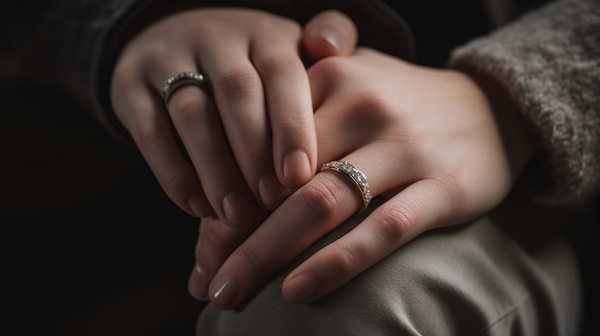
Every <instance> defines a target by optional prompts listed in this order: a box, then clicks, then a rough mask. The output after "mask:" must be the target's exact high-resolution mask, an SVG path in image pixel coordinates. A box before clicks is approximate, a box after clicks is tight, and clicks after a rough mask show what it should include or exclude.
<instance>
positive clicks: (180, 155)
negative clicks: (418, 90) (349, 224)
mask: <svg viewBox="0 0 600 336" xmlns="http://www.w3.org/2000/svg"><path fill="white" fill-rule="evenodd" d="M348 25H349V26H350V29H347V27H348ZM312 26H313V28H315V27H316V28H318V27H329V30H325V33H326V34H329V35H325V37H323V36H324V35H322V34H321V37H320V38H319V37H317V36H314V37H312V41H313V42H314V43H313V45H312V47H310V48H307V54H308V55H309V56H310V57H311V58H317V59H318V58H320V57H324V56H327V55H345V54H349V53H351V52H352V51H353V50H354V46H355V41H356V29H355V28H354V26H353V24H352V22H351V21H350V20H349V19H348V18H346V17H344V16H342V15H341V14H340V13H337V12H328V13H324V14H323V15H320V16H319V17H318V18H315V19H314V20H313V21H312ZM339 27H341V29H340V28H339ZM307 28H308V27H307ZM317 30H318V29H317ZM317 32H318V31H317ZM301 33H302V31H301V27H300V26H299V25H298V24H297V23H296V22H293V21H291V20H289V19H285V18H282V17H278V16H275V15H271V14H268V13H265V12H260V11H256V10H249V9H232V8H228V9H197V10H188V11H185V12H180V13H176V14H172V15H169V16H167V17H165V18H163V19H162V20H160V21H157V22H154V23H153V24H151V25H150V26H148V27H147V28H145V29H144V30H143V31H142V32H141V33H140V34H139V35H137V36H135V37H134V38H133V39H131V40H130V41H129V42H128V43H127V45H126V46H125V47H124V49H123V51H122V53H121V55H120V57H119V59H118V61H117V63H116V66H115V70H114V73H113V77H112V83H111V99H112V104H113V107H114V110H115V113H116V116H117V117H118V119H119V120H120V121H121V122H122V123H123V125H124V126H125V127H126V128H127V129H128V131H129V132H130V134H131V135H132V137H133V139H134V141H135V142H136V144H137V145H138V147H139V148H140V151H141V152H142V154H143V156H144V158H145V159H146V161H147V162H148V164H149V166H150V168H151V169H152V171H153V172H154V174H155V176H156V178H157V179H158V181H159V183H160V184H161V186H162V187H163V189H164V190H165V192H166V193H167V194H168V195H169V197H170V198H171V199H172V200H173V201H174V202H175V203H176V204H177V205H178V206H179V207H181V208H182V209H184V210H185V211H187V212H188V213H189V214H191V215H194V216H198V217H207V216H210V215H211V214H213V213H216V215H217V216H218V217H219V219H220V220H221V222H222V223H224V224H226V225H229V226H233V227H239V226H246V227H245V229H248V228H249V229H253V228H254V226H253V225H251V224H253V223H254V224H257V223H258V222H259V221H260V219H261V218H264V216H265V214H266V211H265V210H264V209H265V208H266V209H274V208H275V207H276V206H277V205H278V204H279V203H280V202H281V201H282V200H283V199H284V198H285V197H287V196H288V195H289V189H288V188H297V187H299V186H301V185H302V184H304V183H306V182H307V181H308V180H309V179H310V178H311V177H312V176H313V175H314V172H315V169H316V161H317V160H316V155H317V153H316V135H315V129H314V121H313V111H312V106H311V99H310V88H309V84H308V78H307V75H306V70H305V69H304V65H303V63H302V60H301V59H300V55H299V51H298V50H299V47H298V46H299V42H300V39H301ZM327 36H333V37H332V38H327ZM336 36H337V37H336ZM326 40H331V41H337V43H338V45H337V48H335V47H333V46H331V45H330V46H329V47H328V46H327V43H323V41H326ZM319 41H321V42H319ZM181 72H200V73H202V74H203V75H206V76H207V77H208V78H209V80H210V81H211V83H212V89H213V90H212V91H213V95H214V101H213V100H212V99H211V97H209V95H208V94H207V92H206V91H204V90H203V89H200V88H198V87H195V86H185V87H183V88H181V89H179V90H177V91H176V92H175V93H174V94H173V96H172V98H171V100H170V102H169V104H168V106H166V107H165V105H164V103H163V101H162V99H161V98H160V95H159V89H160V88H161V87H162V85H163V83H164V81H165V80H166V79H167V78H169V77H171V76H174V75H176V74H178V73H181ZM179 140H181V143H182V144H183V148H182V149H180V147H179V145H178V141H179ZM186 155H187V156H189V160H190V161H191V162H190V161H188V160H187V159H186ZM242 224H244V225H242Z"/></svg>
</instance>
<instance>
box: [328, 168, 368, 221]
mask: <svg viewBox="0 0 600 336" xmlns="http://www.w3.org/2000/svg"><path fill="white" fill-rule="evenodd" d="M324 170H332V171H335V172H338V173H340V174H342V175H344V176H345V177H347V178H348V179H350V181H352V184H354V186H355V187H356V190H358V192H359V193H360V196H361V197H362V206H361V208H360V210H358V212H356V214H357V215H358V214H360V213H362V212H363V211H365V210H366V209H367V207H368V206H369V203H371V189H370V188H369V184H368V183H367V177H366V176H365V174H363V173H362V172H361V171H360V170H358V169H357V168H356V167H354V166H353V165H351V164H349V163H348V161H331V162H328V163H326V164H324V165H323V167H321V170H320V171H324Z"/></svg>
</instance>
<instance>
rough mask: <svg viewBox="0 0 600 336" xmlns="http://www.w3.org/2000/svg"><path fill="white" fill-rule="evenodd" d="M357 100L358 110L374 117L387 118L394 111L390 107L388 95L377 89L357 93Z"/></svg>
mask: <svg viewBox="0 0 600 336" xmlns="http://www.w3.org/2000/svg"><path fill="white" fill-rule="evenodd" d="M355 99H356V103H355V106H356V107H357V108H358V109H360V110H361V111H364V112H367V113H369V114H372V115H379V116H386V115H387V114H391V113H392V111H393V109H391V108H390V106H389V101H390V99H389V97H388V95H387V94H386V93H385V92H383V91H381V90H378V89H375V88H368V89H366V90H364V91H362V92H359V93H357V94H356V96H355Z"/></svg>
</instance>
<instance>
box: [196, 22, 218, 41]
mask: <svg viewBox="0 0 600 336" xmlns="http://www.w3.org/2000/svg"><path fill="white" fill-rule="evenodd" d="M194 29H195V33H194V36H197V34H198V33H201V35H202V38H203V39H205V40H207V41H218V40H219V39H220V38H221V37H222V36H223V33H224V30H225V27H224V26H223V24H222V23H221V22H220V21H218V20H202V21H198V22H196V24H195V26H194Z"/></svg>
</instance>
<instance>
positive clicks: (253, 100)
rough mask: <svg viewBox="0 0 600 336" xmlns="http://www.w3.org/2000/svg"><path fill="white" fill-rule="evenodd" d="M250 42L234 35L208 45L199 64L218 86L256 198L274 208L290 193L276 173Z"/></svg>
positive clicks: (240, 160) (237, 153) (238, 156)
mask: <svg viewBox="0 0 600 336" xmlns="http://www.w3.org/2000/svg"><path fill="white" fill-rule="evenodd" d="M248 48H249V45H248V42H246V41H245V40H244V41H237V40H236V37H232V40H231V41H228V43H222V41H221V40H219V41H214V43H212V42H211V41H210V40H209V41H208V42H204V44H203V45H202V46H201V50H200V52H199V56H198V57H199V59H200V63H201V64H202V66H203V68H204V69H205V70H204V71H205V72H206V74H207V75H208V77H209V78H210V79H211V81H212V83H213V92H214V97H215V102H216V105H217V107H218V112H219V115H220V118H221V120H222V122H223V125H224V127H225V130H226V133H227V139H228V141H229V143H230V145H231V149H232V151H233V153H234V156H235V159H236V161H237V164H238V166H239V167H240V170H241V172H242V174H243V176H244V178H245V181H246V182H247V185H248V186H249V188H250V190H252V192H253V195H254V197H255V198H256V199H257V200H260V203H262V205H263V206H264V207H265V208H267V209H274V208H275V207H276V206H277V205H279V203H280V202H281V201H282V200H283V199H284V198H285V197H286V196H287V195H288V190H287V188H285V187H284V186H283V185H281V183H279V181H278V179H277V176H276V174H275V169H274V164H273V154H272V144H271V131H270V128H269V121H268V116H267V111H266V106H265V100H264V92H263V85H262V83H261V79H260V77H259V75H258V73H257V72H256V70H255V68H254V66H253V65H252V63H251V62H250V60H249V59H248Z"/></svg>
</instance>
